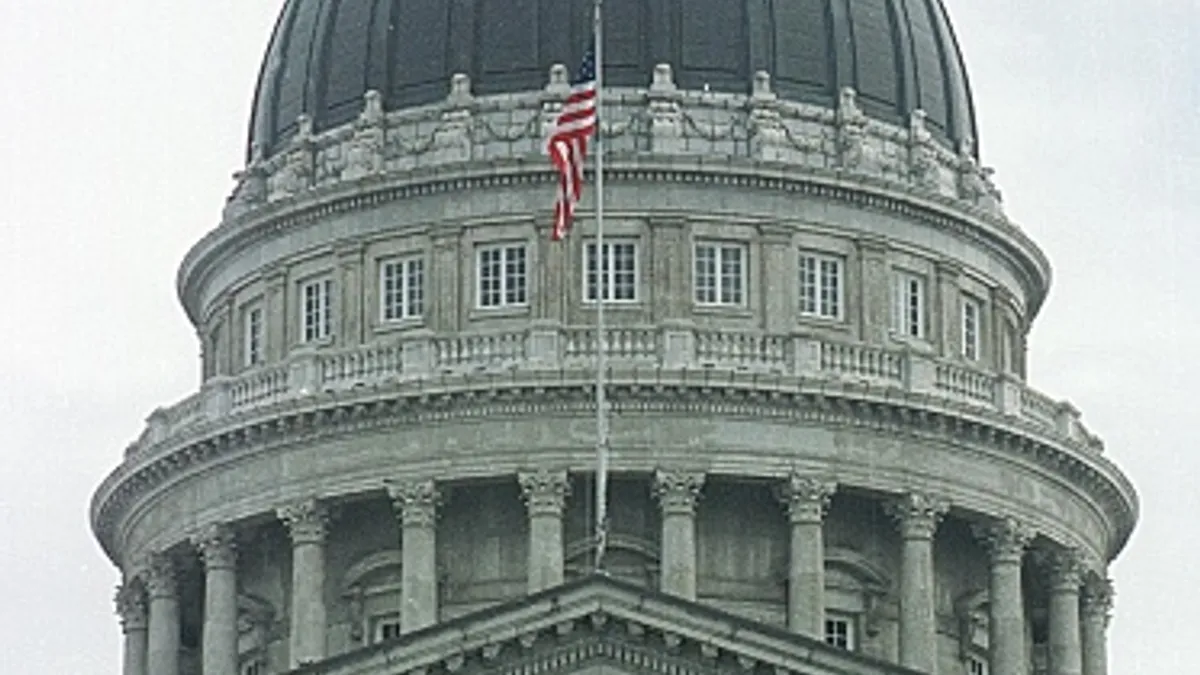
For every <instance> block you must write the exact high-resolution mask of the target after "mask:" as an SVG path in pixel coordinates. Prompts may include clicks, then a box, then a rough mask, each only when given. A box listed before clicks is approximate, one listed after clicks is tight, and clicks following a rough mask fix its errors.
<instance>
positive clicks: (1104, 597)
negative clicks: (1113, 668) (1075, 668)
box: [1081, 578, 1113, 675]
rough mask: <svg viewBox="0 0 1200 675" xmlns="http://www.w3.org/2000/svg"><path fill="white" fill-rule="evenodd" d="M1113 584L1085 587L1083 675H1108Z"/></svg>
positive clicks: (1100, 582) (1098, 582)
mask: <svg viewBox="0 0 1200 675" xmlns="http://www.w3.org/2000/svg"><path fill="white" fill-rule="evenodd" d="M1112 595H1113V592H1112V584H1111V583H1110V582H1109V581H1108V580H1107V579H1096V578H1093V579H1089V580H1088V582H1087V583H1086V584H1085V585H1084V587H1083V602H1082V604H1081V613H1082V617H1083V618H1082V620H1083V624H1082V635H1081V646H1082V648H1083V675H1108V638H1107V636H1106V635H1105V634H1106V632H1107V631H1108V619H1109V612H1110V611H1111V610H1112Z"/></svg>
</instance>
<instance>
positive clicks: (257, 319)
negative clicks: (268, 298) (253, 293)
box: [242, 301, 267, 368]
mask: <svg viewBox="0 0 1200 675" xmlns="http://www.w3.org/2000/svg"><path fill="white" fill-rule="evenodd" d="M266 318H267V313H266V311H265V310H264V309H263V303H262V302H261V301H259V302H252V303H250V304H248V305H246V307H245V309H243V310H242V367H243V368H254V367H255V366H261V365H262V364H263V363H264V361H265V358H264V357H265V347H266V334H267V331H266V327H267V326H266Z"/></svg>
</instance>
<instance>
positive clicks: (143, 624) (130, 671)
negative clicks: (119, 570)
mask: <svg viewBox="0 0 1200 675" xmlns="http://www.w3.org/2000/svg"><path fill="white" fill-rule="evenodd" d="M114 601H115V603H116V606H117V616H119V617H120V618H121V632H122V633H123V634H124V635H125V646H124V653H123V655H122V662H121V674H122V675H149V673H148V671H147V670H146V648H147V629H148V627H149V615H150V607H149V605H148V603H147V602H146V589H145V588H144V586H143V585H142V582H141V581H139V580H138V579H127V580H126V581H125V582H124V583H122V584H121V585H120V586H118V587H117V594H116V597H115V598H114Z"/></svg>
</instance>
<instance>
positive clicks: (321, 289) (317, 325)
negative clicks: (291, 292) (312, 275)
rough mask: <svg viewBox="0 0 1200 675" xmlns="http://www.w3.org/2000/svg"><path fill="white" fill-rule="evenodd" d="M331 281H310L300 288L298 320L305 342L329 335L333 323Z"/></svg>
mask: <svg viewBox="0 0 1200 675" xmlns="http://www.w3.org/2000/svg"><path fill="white" fill-rule="evenodd" d="M332 300H333V281H332V280H331V279H320V280H318V281H310V282H308V283H306V284H304V286H302V287H301V288H300V321H301V323H302V325H303V328H304V330H303V331H302V335H303V336H304V341H305V342H317V341H319V340H324V339H326V338H328V337H329V334H330V332H331V331H330V327H331V326H332V324H333V308H332V305H331V302H332Z"/></svg>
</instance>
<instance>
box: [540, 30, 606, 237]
mask: <svg viewBox="0 0 1200 675" xmlns="http://www.w3.org/2000/svg"><path fill="white" fill-rule="evenodd" d="M594 133H596V53H595V52H594V51H593V50H592V49H588V52H587V54H586V55H584V57H583V63H581V64H579V72H578V73H577V74H576V76H575V79H574V80H572V81H571V93H570V94H569V95H568V96H567V100H566V101H565V102H564V103H563V108H562V112H560V113H559V114H558V118H557V119H556V120H555V121H554V130H553V131H552V132H551V133H550V139H549V140H548V141H547V142H546V152H547V153H549V154H550V162H551V163H552V164H554V168H555V169H557V170H558V198H557V199H556V200H555V202H554V231H553V232H552V233H551V235H550V238H551V239H553V240H554V241H558V240H560V239H562V238H563V236H564V235H566V233H567V230H569V229H570V228H571V221H572V220H573V219H574V218H575V203H576V202H578V201H579V196H580V194H582V192H583V162H584V159H586V158H587V150H588V138H589V137H590V136H591V135H592V134H594Z"/></svg>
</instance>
